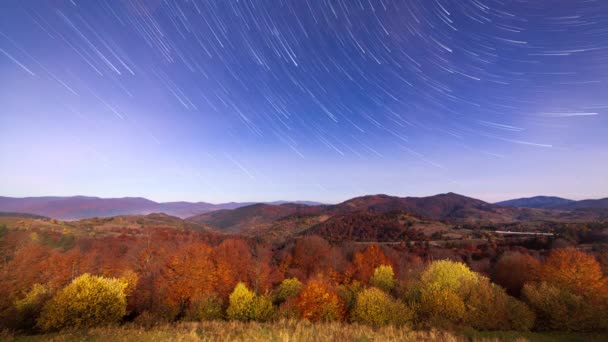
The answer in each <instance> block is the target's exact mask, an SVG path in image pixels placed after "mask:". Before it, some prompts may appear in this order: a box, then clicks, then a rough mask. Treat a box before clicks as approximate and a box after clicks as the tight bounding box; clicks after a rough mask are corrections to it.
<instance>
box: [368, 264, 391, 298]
mask: <svg viewBox="0 0 608 342" xmlns="http://www.w3.org/2000/svg"><path fill="white" fill-rule="evenodd" d="M369 284H370V285H371V286H375V287H377V288H379V289H380V290H382V291H384V292H387V293H390V292H391V291H392V290H393V288H395V273H394V272H393V267H392V266H390V265H380V266H378V267H376V268H375V269H374V275H373V276H372V277H371V278H370V279H369Z"/></svg>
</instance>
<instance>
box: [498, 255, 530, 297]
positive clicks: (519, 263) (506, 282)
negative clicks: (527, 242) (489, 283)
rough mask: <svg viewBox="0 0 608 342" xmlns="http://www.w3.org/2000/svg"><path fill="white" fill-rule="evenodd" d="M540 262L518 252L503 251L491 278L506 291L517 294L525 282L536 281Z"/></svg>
mask: <svg viewBox="0 0 608 342" xmlns="http://www.w3.org/2000/svg"><path fill="white" fill-rule="evenodd" d="M540 267H541V264H540V262H539V261H538V260H537V259H536V258H534V257H532V256H530V255H527V254H522V253H519V252H509V253H504V254H503V255H502V256H501V257H500V259H498V261H497V262H496V265H495V266H494V272H493V274H492V280H493V281H494V282H496V283H497V284H498V285H500V286H502V287H504V288H505V289H506V290H507V292H509V293H510V294H512V295H514V296H519V294H520V293H521V289H522V287H523V286H524V284H525V283H527V282H530V281H536V280H537V279H538V277H539V276H540Z"/></svg>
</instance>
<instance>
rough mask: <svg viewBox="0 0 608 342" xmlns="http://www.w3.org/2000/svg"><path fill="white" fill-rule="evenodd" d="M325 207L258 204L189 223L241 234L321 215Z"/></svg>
mask: <svg viewBox="0 0 608 342" xmlns="http://www.w3.org/2000/svg"><path fill="white" fill-rule="evenodd" d="M324 207H325V206H322V205H318V206H307V205H303V204H293V203H285V204H280V205H272V204H265V203H257V204H253V205H249V206H245V207H240V208H237V209H234V210H217V211H212V212H208V213H203V214H200V215H196V216H193V217H190V218H188V220H189V221H192V222H196V223H202V224H206V225H210V226H212V227H216V228H219V229H221V230H224V231H230V232H240V231H243V230H245V229H255V228H259V226H266V225H270V224H271V223H273V222H275V221H277V220H279V219H281V218H284V217H286V216H290V215H295V214H309V215H310V214H319V213H320V212H321V211H322V208H324Z"/></svg>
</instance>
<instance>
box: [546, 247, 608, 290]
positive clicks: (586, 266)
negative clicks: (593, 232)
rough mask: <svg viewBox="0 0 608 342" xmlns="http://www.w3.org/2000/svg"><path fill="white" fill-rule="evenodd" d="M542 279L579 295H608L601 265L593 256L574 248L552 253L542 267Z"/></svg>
mask: <svg viewBox="0 0 608 342" xmlns="http://www.w3.org/2000/svg"><path fill="white" fill-rule="evenodd" d="M541 278H542V280H543V281H546V282H548V283H550V284H551V285H553V286H556V287H559V288H564V289H568V290H570V291H572V292H573V293H575V294H579V295H585V294H587V293H600V294H602V295H606V294H608V293H607V284H606V279H605V278H604V277H603V275H602V269H601V266H600V264H599V263H598V262H597V260H595V258H594V257H593V256H591V255H588V254H586V253H584V252H581V251H579V250H576V249H574V248H567V249H558V250H555V251H552V252H551V254H550V255H549V257H548V258H547V261H545V263H544V264H543V266H542V269H541Z"/></svg>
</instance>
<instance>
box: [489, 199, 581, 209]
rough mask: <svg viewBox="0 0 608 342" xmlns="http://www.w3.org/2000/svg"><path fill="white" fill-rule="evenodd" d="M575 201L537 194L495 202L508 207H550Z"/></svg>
mask: <svg viewBox="0 0 608 342" xmlns="http://www.w3.org/2000/svg"><path fill="white" fill-rule="evenodd" d="M573 202H576V201H574V200H571V199H566V198H561V197H555V196H535V197H527V198H517V199H512V200H507V201H502V202H497V203H495V204H496V205H501V206H506V207H517V208H536V209H549V208H553V207H557V206H560V205H567V204H570V203H573Z"/></svg>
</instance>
